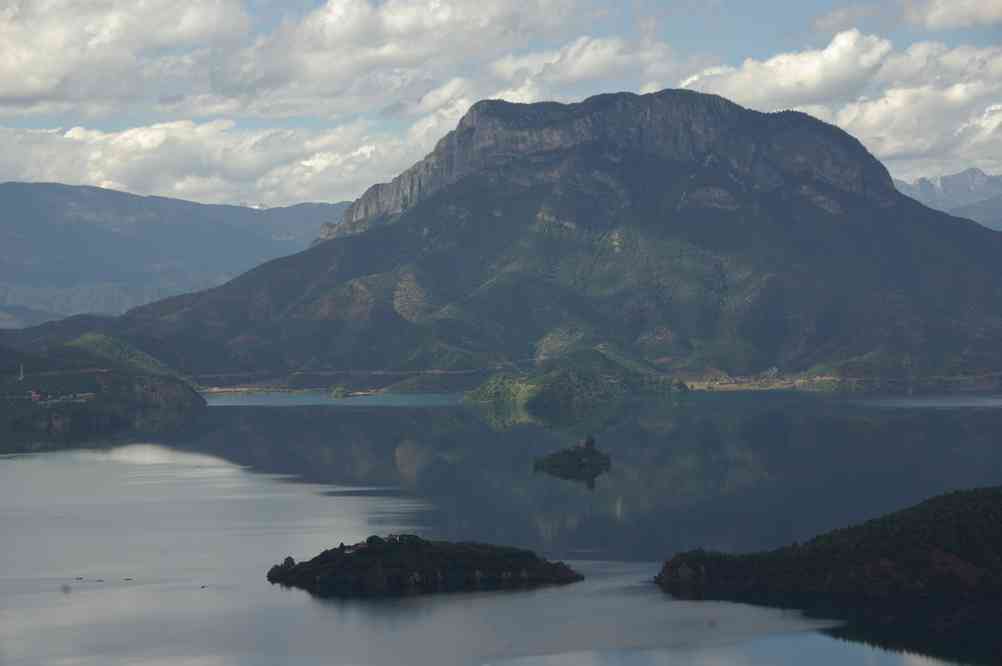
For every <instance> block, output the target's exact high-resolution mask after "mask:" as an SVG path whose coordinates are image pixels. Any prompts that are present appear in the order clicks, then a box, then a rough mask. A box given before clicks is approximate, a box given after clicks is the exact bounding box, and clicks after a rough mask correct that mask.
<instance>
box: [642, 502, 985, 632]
mask: <svg viewBox="0 0 1002 666" xmlns="http://www.w3.org/2000/svg"><path fill="white" fill-rule="evenodd" d="M655 581H656V582H657V584H658V585H659V586H660V587H661V588H662V589H663V590H665V591H666V592H669V593H671V594H672V595H674V596H676V597H680V598H684V599H714V600H726V601H739V602H748V603H756V604H764V605H770V606H780V607H787V608H798V609H802V610H805V611H807V612H809V613H810V614H812V615H819V616H828V617H834V618H840V619H846V620H850V621H858V622H860V623H862V624H865V625H866V626H868V627H874V626H882V627H885V628H890V629H892V630H895V629H897V630H902V631H907V632H908V634H909V635H912V636H914V635H916V634H925V635H927V636H935V637H938V638H940V639H946V638H948V637H950V636H957V637H959V636H966V635H975V634H978V633H979V632H980V633H984V632H986V631H991V630H992V627H996V626H997V623H998V618H999V617H1002V487H995V488H985V489H978V490H969V491H959V492H953V493H949V494H946V495H941V496H939V497H935V498H933V499H930V500H927V501H925V502H922V503H921V504H918V505H916V506H914V507H911V508H908V509H905V510H903V511H899V512H897V513H893V514H889V515H887V516H883V517H881V518H877V519H875V520H871V521H869V522H866V523H863V524H861V525H857V526H854V527H849V528H846V529H840V530H835V531H833V532H829V533H827V534H823V535H821V536H818V537H816V538H814V539H812V540H811V541H809V542H807V543H803V544H796V543H795V544H793V545H791V546H787V547H784V548H780V549H778V550H774V551H771V552H763V553H754V554H747V555H727V554H723V553H715V552H706V551H701V550H697V551H691V552H687V553H682V554H679V555H676V556H675V557H673V558H672V559H670V560H669V561H668V562H666V563H665V565H664V567H663V568H662V570H661V572H660V573H659V574H658V576H657V577H656V579H655Z"/></svg>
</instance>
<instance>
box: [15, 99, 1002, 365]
mask: <svg viewBox="0 0 1002 666" xmlns="http://www.w3.org/2000/svg"><path fill="white" fill-rule="evenodd" d="M334 236H335V237H334V238H333V239H331V240H328V241H325V242H322V243H319V244H317V245H316V246H314V247H312V248H311V249H309V250H307V251H305V252H302V253H300V254H297V255H294V256H290V257H285V258H282V259H278V260H275V261H272V262H269V263H267V264H264V265H262V266H260V267H258V268H256V269H254V270H252V271H250V272H248V273H246V274H244V275H242V276H240V277H238V278H237V279H235V280H233V281H231V282H229V283H227V284H226V285H224V286H221V287H218V288H215V289H210V290H208V291H203V292H199V293H194V294H188V295H184V296H178V297H175V298H171V299H168V300H165V301H161V302H158V303H155V304H152V305H149V306H146V307H142V308H139V309H137V310H135V311H133V312H130V313H129V314H128V315H126V316H124V317H122V318H120V319H118V320H115V321H112V322H100V321H99V322H95V324H94V325H95V326H98V327H101V330H103V331H104V332H106V333H111V334H113V335H114V336H115V337H117V338H120V339H123V340H126V341H128V342H129V343H130V344H132V345H134V346H136V347H138V348H140V349H142V350H144V351H146V352H148V353H150V354H152V355H154V356H156V357H158V358H159V359H160V360H161V361H163V362H165V363H166V364H168V365H170V366H172V367H175V368H177V369H178V370H180V371H182V372H185V373H188V374H199V373H234V374H236V373H241V372H261V371H267V372H271V373H275V374H287V373H290V372H295V371H310V372H315V373H323V372H325V371H333V370H346V369H353V370H387V369H395V370H460V369H468V368H485V367H497V366H503V365H505V364H509V363H519V362H532V361H536V362H539V361H543V360H545V359H550V358H554V357H559V356H562V355H566V354H569V353H571V352H576V351H580V350H583V349H592V348H596V347H598V348H601V349H603V350H606V352H607V353H609V354H613V355H615V356H616V357H617V358H625V359H632V360H633V361H636V362H640V363H642V364H644V365H645V366H646V367H651V368H656V369H659V370H663V371H665V372H668V373H670V374H673V375H676V376H698V375H714V374H718V375H719V374H720V373H721V372H726V373H729V374H732V375H753V374H757V373H772V374H775V373H777V372H778V373H780V374H792V373H806V374H810V375H817V376H843V377H882V378H884V377H891V378H896V379H899V380H902V381H909V382H910V381H913V380H917V379H928V378H943V377H956V376H968V377H969V376H975V375H986V374H987V375H989V376H991V373H996V372H999V371H1002V344H999V343H1000V342H1002V315H1000V313H1002V280H1000V279H999V278H1000V277H1002V275H1000V274H1002V262H1000V258H1002V236H1000V235H999V234H996V233H995V232H992V231H989V230H987V229H985V228H983V227H981V226H979V225H976V224H974V223H972V222H969V221H966V220H961V219H958V218H954V217H950V216H949V215H946V214H943V213H940V212H937V211H934V210H931V209H929V208H926V207H925V206H923V205H921V204H919V203H918V202H916V201H914V200H912V199H910V198H908V197H906V196H904V195H902V194H900V193H899V192H898V191H897V190H896V189H895V187H894V185H893V183H892V181H891V178H890V177H889V175H888V173H887V171H886V169H885V168H884V167H883V166H882V165H881V164H880V163H879V162H878V161H877V160H876V159H875V158H874V157H873V156H872V155H870V153H868V152H867V151H866V149H865V148H864V147H863V146H862V145H861V144H860V143H859V142H858V141H856V140H855V139H854V138H852V137H851V136H849V135H848V134H846V133H845V132H843V131H841V130H839V129H837V128H835V127H833V126H831V125H827V124H825V123H822V122H820V121H818V120H816V119H814V118H811V117H809V116H807V115H804V114H801V113H794V112H783V113H774V114H763V113H758V112H754V111H750V110H747V109H744V108H742V107H740V106H737V105H736V104H733V103H731V102H729V101H727V100H725V99H722V98H720V97H716V96H712V95H704V94H699V93H694V92H690V91H681V90H667V91H663V92H660V93H655V94H650V95H643V96H638V95H632V94H613V95H601V96H598V97H593V98H590V99H588V100H585V101H584V102H581V103H578V104H570V105H563V104H555V103H542V104H530V105H522V104H511V103H507V102H500V101H485V102H480V103H478V104H476V105H474V107H473V108H472V109H471V110H470V111H469V113H467V115H466V116H465V117H464V118H463V119H462V120H461V121H460V123H459V126H458V127H457V129H456V130H455V131H453V132H451V133H449V134H448V135H447V136H446V137H444V138H443V139H442V140H441V141H440V142H439V144H438V146H437V147H436V149H435V150H434V151H433V152H432V153H431V154H430V155H429V156H428V157H427V158H426V159H425V160H423V161H422V162H420V163H418V164H417V165H415V166H414V167H412V168H411V169H409V170H408V171H407V172H405V173H404V174H402V175H401V176H399V177H398V178H397V179H395V180H394V181H393V182H392V183H388V184H383V185H377V186H374V187H373V188H371V189H370V190H369V191H368V192H366V194H365V195H363V196H362V197H361V198H360V199H359V200H358V201H356V202H355V203H354V204H352V206H351V207H350V208H349V210H348V211H347V212H346V213H345V220H344V222H343V225H342V226H341V227H339V231H338V232H337V233H336V234H334ZM81 325H83V324H82V323H81V322H79V321H78V322H76V323H74V324H72V326H73V327H76V328H74V330H73V331H72V333H73V335H74V336H77V335H80V333H81V331H80V330H79V327H80V326H81ZM65 335H66V333H65V332H64V329H62V328H60V326H43V327H41V328H39V329H35V330H33V331H29V332H28V333H27V334H22V335H20V336H15V337H13V338H12V337H7V338H6V339H8V340H10V341H11V343H12V344H17V345H19V346H23V347H27V348H31V347H32V346H33V345H34V346H38V345H41V344H44V343H46V341H52V340H57V339H59V338H60V337H61V336H64V337H65Z"/></svg>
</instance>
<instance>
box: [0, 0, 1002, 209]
mask: <svg viewBox="0 0 1002 666" xmlns="http://www.w3.org/2000/svg"><path fill="white" fill-rule="evenodd" d="M676 87H685V88H691V89H694V90H701V91H705V92H713V93H717V94H720V95H723V96H725V97H728V98H730V99H732V100H734V101H735V102H738V103H739V104H742V105H744V106H747V107H750V108H753V109H758V110H761V111H776V110H781V109H798V110H802V111H805V112H807V113H810V114H812V115H814V116H816V117H818V118H821V119H822V120H825V121H827V122H830V123H834V124H836V125H838V126H840V127H842V128H843V129H845V130H846V131H848V132H850V133H851V134H853V135H854V136H856V137H857V138H859V139H860V140H861V141H862V142H863V143H864V144H865V145H866V146H867V147H868V148H869V149H870V151H871V152H873V153H874V154H875V155H876V156H877V157H878V158H880V159H881V160H882V161H883V162H884V163H885V164H886V165H887V166H888V168H889V169H890V170H891V173H892V174H893V175H894V176H896V177H899V178H902V179H906V180H912V179H915V178H917V177H919V176H938V175H943V174H947V173H953V172H956V171H960V170H962V169H965V168H968V167H979V168H981V169H983V170H985V171H986V172H989V173H1002V0H882V1H877V2H868V1H866V0H862V1H860V2H840V1H831V0H795V1H786V2H778V1H769V0H758V1H757V2H749V1H748V0H740V1H738V0H632V1H631V0H620V1H615V2H614V1H609V2H601V1H598V0H284V1H280V0H0V181H6V180H18V181H46V182H64V183H71V184H88V185H97V186H101V187H109V188H114V189H120V190H125V191H129V192H134V193H137V194H156V195H161V196H171V197H178V198H183V199H190V200H195V201H201V202H207V203H253V204H263V205H269V206H275V205H286V204H292V203H297V202H301V201H340V200H346V199H353V198H355V197H357V196H359V195H360V194H361V193H362V192H363V191H364V190H365V189H366V188H367V187H368V186H369V185H372V184H373V183H376V182H382V181H386V180H389V179H391V178H392V177H393V176H395V175H396V174H397V173H399V172H400V171H402V170H403V169H405V168H407V167H408V166H409V165H411V164H412V163H414V162H415V161H417V160H419V159H420V158H421V157H423V156H424V155H425V154H427V152H428V151H430V150H431V149H432V148H433V147H434V145H435V142H436V141H437V140H438V139H439V138H441V137H442V136H443V135H444V134H445V133H446V132H448V131H449V130H451V129H452V128H453V127H455V125H456V123H457V122H458V120H459V118H460V117H461V116H462V115H463V113H465V112H466V110H467V109H468V108H469V107H470V106H471V105H472V104H473V103H474V102H476V101H477V100H479V99H486V98H502V99H507V100H510V101H514V102H535V101H541V100H557V101H563V102H573V101H578V100H581V99H584V98H586V97H588V96H589V95H594V94H598V93H603V92H617V91H631V92H637V93H646V92H652V91H656V90H661V89H664V88H676Z"/></svg>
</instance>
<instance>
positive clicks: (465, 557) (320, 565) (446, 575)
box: [268, 535, 582, 597]
mask: <svg viewBox="0 0 1002 666" xmlns="http://www.w3.org/2000/svg"><path fill="white" fill-rule="evenodd" d="M579 580H582V576H581V575H580V574H578V573H577V572H575V571H574V570H573V569H571V568H570V567H569V566H567V565H566V564H564V563H563V562H548V561H547V560H544V559H542V558H540V557H538V556H537V555H535V554H534V553H532V552H531V551H528V550H521V549H518V548H508V547H504V546H490V545H487V544H481V543H448V542H445V541H426V540H424V539H421V538H420V537H416V536H412V535H391V536H390V537H388V538H386V539H383V538H381V537H378V536H372V537H369V538H368V539H367V540H366V541H365V542H363V543H357V544H355V545H353V546H345V545H344V544H341V545H340V546H339V547H338V548H332V549H330V550H326V551H324V552H323V553H321V554H320V555H318V556H316V557H315V558H313V559H312V560H310V561H309V562H301V563H298V564H297V563H296V561H295V560H294V559H292V558H291V557H287V558H285V561H284V562H283V563H282V564H277V565H275V566H274V567H272V568H271V569H270V570H269V571H268V581H269V582H271V583H276V584H280V585H283V586H285V587H296V588H300V589H303V590H306V591H307V592H309V593H310V594H313V595H315V596H318V597H386V596H404V595H411V594H430V593H436V592H462V591H474V590H506V589H517V588H532V587H538V586H541V585H566V584H568V583H574V582H577V581H579Z"/></svg>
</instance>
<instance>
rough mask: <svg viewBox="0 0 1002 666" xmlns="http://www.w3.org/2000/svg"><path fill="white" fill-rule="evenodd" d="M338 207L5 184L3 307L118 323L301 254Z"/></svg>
mask: <svg viewBox="0 0 1002 666" xmlns="http://www.w3.org/2000/svg"><path fill="white" fill-rule="evenodd" d="M345 206H346V204H301V205H298V206H292V207H288V208H270V209H260V210H259V209H254V208H248V207H243V206H213V205H204V204H197V203H193V202H190V201H182V200H179V199H168V198H164V197H142V196H135V195H132V194H126V193H125V192H116V191H113V190H106V189H101V188H97V187H76V186H70V185H59V184H54V183H2V184H0V211H2V212H0V248H2V251H0V305H20V306H28V307H32V308H36V309H41V310H46V311H50V312H55V313H59V314H62V315H69V314H77V313H81V312H99V313H115V314H117V313H120V312H124V311H125V310H127V309H129V308H131V307H134V306H136V305H142V304H144V303H149V302H151V301H154V300H157V299H160V298H164V297H167V296H172V295H174V294H180V293H184V292H188V291H193V290H196V289H204V288H206V287H212V286H215V285H218V284H221V283H222V282H224V281H226V280H228V279H230V278H231V277H233V276H234V275H237V274H239V273H241V272H243V271H246V270H248V269H250V268H252V267H254V266H256V265H257V264H259V263H261V262H263V261H267V260H268V259H273V258H275V257H280V256H283V255H286V254H292V253H294V252H299V251H300V250H302V249H304V248H306V247H307V246H309V244H310V241H312V240H313V239H314V238H315V237H316V236H317V234H318V233H319V232H320V228H321V226H322V225H323V224H324V223H326V222H330V221H332V220H335V219H337V218H339V217H340V216H341V213H342V212H343V210H344V208H345ZM26 323H28V324H30V323H32V322H30V321H29V322H26Z"/></svg>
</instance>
